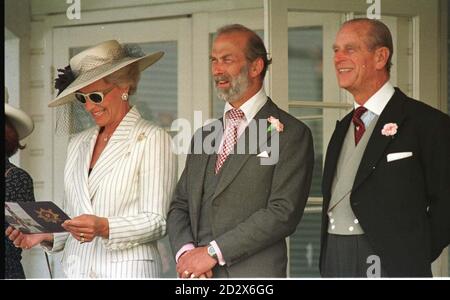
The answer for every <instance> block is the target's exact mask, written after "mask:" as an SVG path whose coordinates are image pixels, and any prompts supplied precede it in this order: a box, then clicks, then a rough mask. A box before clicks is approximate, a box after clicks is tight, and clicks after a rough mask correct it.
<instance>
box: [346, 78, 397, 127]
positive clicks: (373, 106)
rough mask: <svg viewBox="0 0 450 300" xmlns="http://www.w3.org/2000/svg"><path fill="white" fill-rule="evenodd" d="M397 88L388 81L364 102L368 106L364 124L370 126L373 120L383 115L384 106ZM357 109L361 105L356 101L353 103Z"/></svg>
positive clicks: (363, 117)
mask: <svg viewBox="0 0 450 300" xmlns="http://www.w3.org/2000/svg"><path fill="white" fill-rule="evenodd" d="M394 92H395V89H394V86H393V85H392V84H391V83H390V82H389V81H387V82H386V83H385V84H384V85H383V86H382V87H381V88H380V89H379V90H378V91H377V92H376V93H375V94H373V95H372V97H370V98H369V100H367V102H366V103H364V107H365V108H367V111H366V112H365V113H364V114H362V116H361V120H362V121H363V122H364V126H366V128H367V127H369V125H370V123H371V122H372V120H373V119H374V118H375V117H376V116H379V115H381V113H382V112H383V110H384V108H385V107H386V105H387V104H388V102H389V100H390V99H391V98H392V95H394ZM353 106H354V108H355V109H357V108H358V107H360V106H361V105H359V104H358V103H356V101H355V102H354V103H353Z"/></svg>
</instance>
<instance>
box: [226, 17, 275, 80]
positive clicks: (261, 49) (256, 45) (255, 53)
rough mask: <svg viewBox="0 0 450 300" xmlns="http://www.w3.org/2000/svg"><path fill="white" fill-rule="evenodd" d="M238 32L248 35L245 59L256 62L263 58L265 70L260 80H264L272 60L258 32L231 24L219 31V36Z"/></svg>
mask: <svg viewBox="0 0 450 300" xmlns="http://www.w3.org/2000/svg"><path fill="white" fill-rule="evenodd" d="M236 32H241V33H246V34H247V36H248V39H247V48H246V49H245V57H246V59H247V61H248V62H254V61H255V60H256V59H257V58H258V57H261V59H262V60H263V62H264V68H263V70H262V72H261V74H260V78H261V80H264V77H265V76H266V72H267V68H268V67H269V65H270V64H271V63H272V59H271V58H269V57H268V54H267V50H266V46H264V42H263V40H262V39H261V38H260V37H259V35H257V34H256V32H254V31H253V30H251V29H249V28H247V27H245V26H243V25H241V24H231V25H225V26H223V27H220V28H219V29H217V36H219V35H221V34H231V33H236Z"/></svg>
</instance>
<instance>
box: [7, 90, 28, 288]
mask: <svg viewBox="0 0 450 300" xmlns="http://www.w3.org/2000/svg"><path fill="white" fill-rule="evenodd" d="M7 102H8V92H7V90H6V88H5V198H4V200H5V202H16V201H34V193H33V180H32V178H31V176H30V175H29V174H28V173H27V171H25V170H24V169H22V168H19V167H18V166H16V165H14V164H12V163H11V162H10V161H9V158H10V157H11V156H13V155H14V154H15V153H16V152H17V151H18V150H19V149H24V148H25V146H22V145H21V143H20V141H21V140H23V139H24V138H26V137H27V136H28V135H30V134H31V132H32V131H33V129H34V123H33V121H32V120H31V118H30V117H29V116H28V115H27V114H26V113H25V112H24V111H23V110H21V109H18V108H15V107H14V106H11V105H9V104H8V103H7ZM5 217H6V220H5V221H6V222H5V228H6V227H8V226H9V224H8V223H7V222H8V218H7V216H5ZM12 232H13V230H12V229H11V228H9V230H7V231H6V233H5V278H6V279H24V278H25V273H24V270H23V267H22V264H21V259H22V249H20V248H17V247H16V246H15V245H14V244H13V242H12V241H11V240H9V239H8V238H7V236H8V235H9V234H11V233H12Z"/></svg>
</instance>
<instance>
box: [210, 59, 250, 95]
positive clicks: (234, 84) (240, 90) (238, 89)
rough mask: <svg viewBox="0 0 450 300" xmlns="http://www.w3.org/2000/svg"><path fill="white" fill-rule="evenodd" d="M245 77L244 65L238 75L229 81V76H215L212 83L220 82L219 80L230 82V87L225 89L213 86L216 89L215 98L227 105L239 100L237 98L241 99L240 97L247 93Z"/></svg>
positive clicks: (246, 73) (246, 71)
mask: <svg viewBox="0 0 450 300" xmlns="http://www.w3.org/2000/svg"><path fill="white" fill-rule="evenodd" d="M247 76H248V67H247V65H244V66H243V67H242V68H241V71H240V72H239V75H238V76H237V77H234V78H231V80H230V76H226V75H222V76H215V77H214V83H216V82H218V81H221V80H227V81H229V82H230V85H231V86H230V87H229V88H227V89H218V88H217V84H215V85H214V87H215V88H216V92H217V97H218V98H219V99H222V100H223V101H226V102H228V103H232V102H234V101H236V100H239V98H241V97H242V95H243V94H244V93H245V92H246V91H247V88H248V78H247Z"/></svg>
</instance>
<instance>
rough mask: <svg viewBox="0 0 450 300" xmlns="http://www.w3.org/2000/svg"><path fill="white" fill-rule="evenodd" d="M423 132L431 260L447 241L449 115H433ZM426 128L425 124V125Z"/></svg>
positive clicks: (449, 235)
mask: <svg viewBox="0 0 450 300" xmlns="http://www.w3.org/2000/svg"><path fill="white" fill-rule="evenodd" d="M433 119H434V120H432V121H430V123H431V124H434V126H433V127H431V128H430V127H429V129H428V130H430V129H431V132H430V131H428V132H424V133H423V135H424V136H425V140H423V141H422V153H423V155H422V158H421V160H422V162H423V167H424V171H425V178H426V185H427V197H428V201H429V210H428V216H429V220H430V225H431V238H432V239H431V243H432V245H431V257H432V260H433V261H434V260H435V259H436V258H437V257H438V256H439V255H440V254H441V252H442V250H443V249H444V248H445V247H447V246H448V245H449V243H450V216H449V214H450V117H449V116H448V115H446V114H443V113H438V114H437V115H434V116H433ZM424 127H425V126H424Z"/></svg>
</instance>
